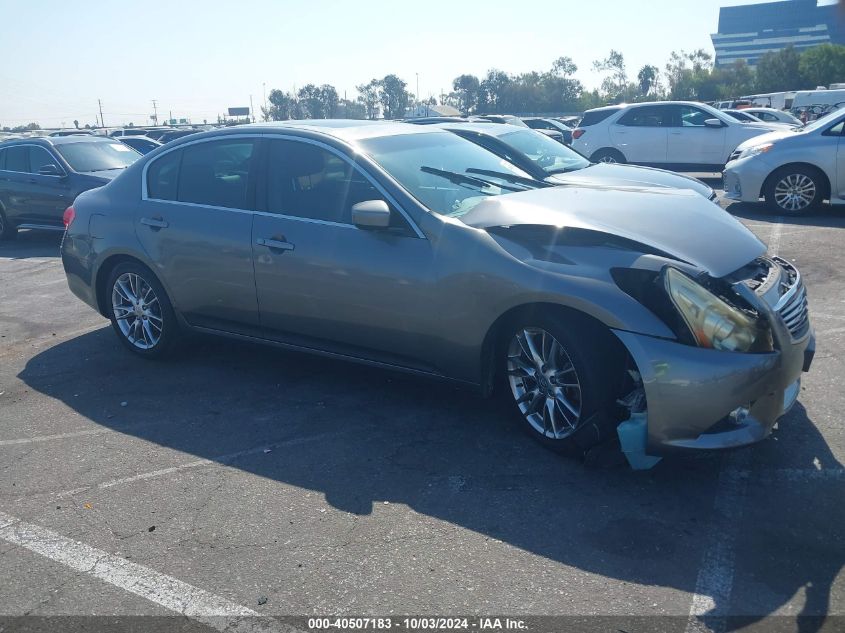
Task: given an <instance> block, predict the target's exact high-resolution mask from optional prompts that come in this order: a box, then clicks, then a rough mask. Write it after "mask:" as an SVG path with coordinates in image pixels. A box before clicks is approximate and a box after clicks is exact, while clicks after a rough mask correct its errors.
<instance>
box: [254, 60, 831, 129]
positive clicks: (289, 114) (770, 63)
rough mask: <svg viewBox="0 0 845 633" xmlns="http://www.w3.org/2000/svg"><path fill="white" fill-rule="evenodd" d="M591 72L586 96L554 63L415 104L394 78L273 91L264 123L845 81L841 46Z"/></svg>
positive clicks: (575, 105) (469, 80)
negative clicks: (594, 76) (345, 92)
mask: <svg viewBox="0 0 845 633" xmlns="http://www.w3.org/2000/svg"><path fill="white" fill-rule="evenodd" d="M592 69H593V70H594V71H596V72H598V73H600V74H601V75H602V82H601V85H600V86H599V87H598V88H596V89H594V90H587V89H586V88H585V87H584V85H583V84H582V83H581V81H580V80H579V79H577V78H576V76H575V75H576V73H577V72H578V66H577V65H576V64H575V62H574V61H573V60H572V58H570V57H565V56H564V57H559V58H558V59H556V60H555V61H554V62H552V64H551V66H550V67H549V68H548V69H546V70H542V71H530V72H525V73H519V74H509V73H506V72H504V71H502V70H498V69H491V70H489V71H487V74H486V75H484V76H483V77H478V76H476V75H472V74H462V75H459V76H457V77H455V79H454V80H453V82H452V90H451V91H450V92H448V93H445V94H441V95H439V98H437V99H436V98H434V97H431V98H429V99H427V100H423V101H419V100H417V97H416V96H415V95H413V94H412V93H410V92H409V91H408V90H407V84H406V83H405V82H404V81H403V80H402V79H400V78H399V77H398V76H396V75H392V74H391V75H387V76H385V77H383V78H382V79H372V80H371V81H370V82H369V83H366V84H361V85H359V86H356V89H357V91H358V95H357V97H356V98H355V99H345V98H344V99H339V98H338V94H337V91H336V90H335V88H334V87H333V86H331V85H323V86H316V85H313V84H308V85H307V86H304V87H303V88H301V89H300V90H298V91H296V92H282V91H280V90H273V91H271V93H270V97H269V102H270V105H269V106H268V107H267V108H266V109H262V110H263V114H264V118H265V119H266V120H275V121H278V120H285V119H304V118H333V117H343V118H356V119H365V118H367V119H376V118H382V117H383V118H385V119H397V118H402V117H403V116H405V115H406V111H407V109H408V106H410V105H413V104H426V103H428V104H429V105H436V104H437V103H440V104H441V105H450V106H453V107H455V108H457V109H458V110H460V111H461V113H463V114H504V113H517V114H541V113H560V114H563V113H567V112H572V113H575V112H583V111H584V110H588V109H590V108H595V107H598V106H601V105H607V104H613V103H622V102H635V101H652V100H655V101H659V100H666V99H676V100H680V99H683V100H693V101H717V100H723V99H730V98H735V97H739V96H742V95H746V94H754V93H762V92H779V91H784V90H805V89H811V88H815V87H817V86H827V85H829V84H831V83H835V82H838V81H845V46H839V45H836V44H822V45H819V46H815V47H813V48H810V49H806V50H805V51H803V52H799V51H797V50H795V49H794V48H792V47H788V48H785V49H783V50H781V51H779V52H771V53H766V54H765V55H763V57H762V58H760V60H759V62H758V64H757V66H756V69H755V68H752V67H750V66H749V65H748V64H746V63H745V61H743V60H739V61H736V62H734V63H733V64H731V65H730V66H724V67H716V66H715V65H714V63H713V57H712V55H710V53H708V52H706V51H704V50H703V49H699V50H695V51H692V52H687V51H683V50H682V51H673V52H672V53H671V55H670V56H669V59H668V61H667V62H666V63H665V64H664V65H663V68H662V69H661V68H660V67H658V66H656V65H653V64H646V65H644V66H642V67H641V68H640V69H639V70H638V71H637V72H636V74H635V75H629V70H628V67H627V64H626V62H625V57H624V55H623V54H622V53H621V52H619V51H616V50H611V51H610V52H609V53H608V55H607V57H605V58H604V59H597V60H595V61H594V62H593V64H592Z"/></svg>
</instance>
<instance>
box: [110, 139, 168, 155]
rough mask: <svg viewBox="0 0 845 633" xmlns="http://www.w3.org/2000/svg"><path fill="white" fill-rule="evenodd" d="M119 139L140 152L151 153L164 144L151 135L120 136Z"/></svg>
mask: <svg viewBox="0 0 845 633" xmlns="http://www.w3.org/2000/svg"><path fill="white" fill-rule="evenodd" d="M118 140H120V142H121V143H123V144H125V145H128V146H129V147H131V148H132V149H134V150H135V151H136V152H138V153H140V154H149V153H150V152H151V151H153V150H154V149H156V148H157V147H161V146H162V143H160V142H159V141H157V140H155V139H152V138H150V137H149V136H119V137H118Z"/></svg>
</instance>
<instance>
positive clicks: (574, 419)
mask: <svg viewBox="0 0 845 633" xmlns="http://www.w3.org/2000/svg"><path fill="white" fill-rule="evenodd" d="M555 405H556V406H557V408H558V411H560V415H561V416H562V417H563V420H564V421H565V422H566V424H567V425H568V426H569V428H571V429H574V428H575V425H576V424H577V423H578V416H577V415H574V414H573V413H572V411H571V409H570V408H569V407H568V406H566V405H565V404H563V403H562V402H561V400H560V397H558V398H555Z"/></svg>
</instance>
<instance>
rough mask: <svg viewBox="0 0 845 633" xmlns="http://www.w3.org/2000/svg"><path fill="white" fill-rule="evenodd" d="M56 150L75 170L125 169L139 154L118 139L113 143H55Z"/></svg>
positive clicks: (84, 171) (85, 171) (83, 171)
mask: <svg viewBox="0 0 845 633" xmlns="http://www.w3.org/2000/svg"><path fill="white" fill-rule="evenodd" d="M56 150H57V151H58V152H59V154H61V155H62V156H63V157H64V159H65V160H66V161H67V162H68V164H69V165H70V166H71V169H73V171H75V172H80V173H87V172H92V171H108V170H111V169H126V168H127V167H129V165H131V164H132V163H134V162H135V161H136V160H138V159H139V158H140V157H141V155H140V154H139V153H138V152H136V151H135V150H134V149H132V148H131V147H128V146H126V145H124V144H123V143H120V142H118V141H115V142H114V143H68V144H67V145H65V144H62V145H57V146H56Z"/></svg>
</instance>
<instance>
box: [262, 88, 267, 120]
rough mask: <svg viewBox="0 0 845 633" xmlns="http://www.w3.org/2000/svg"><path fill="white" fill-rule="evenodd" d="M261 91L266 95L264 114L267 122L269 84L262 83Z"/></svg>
mask: <svg viewBox="0 0 845 633" xmlns="http://www.w3.org/2000/svg"><path fill="white" fill-rule="evenodd" d="M261 90H262V92H263V93H264V111H263V112H262V114H263V115H264V120H265V121H266V120H267V84H266V83H264V82H263V81H262V82H261Z"/></svg>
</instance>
